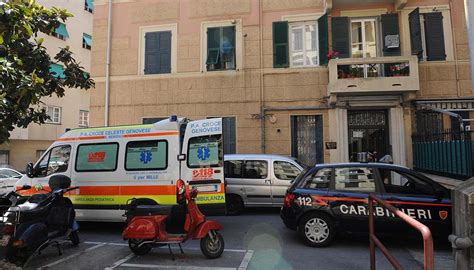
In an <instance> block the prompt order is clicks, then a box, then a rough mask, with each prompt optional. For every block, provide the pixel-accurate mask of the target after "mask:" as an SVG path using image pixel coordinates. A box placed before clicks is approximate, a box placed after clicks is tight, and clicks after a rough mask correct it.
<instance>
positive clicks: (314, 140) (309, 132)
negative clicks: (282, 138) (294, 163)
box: [292, 115, 324, 166]
mask: <svg viewBox="0 0 474 270" xmlns="http://www.w3.org/2000/svg"><path fill="white" fill-rule="evenodd" d="M292 156H294V157H296V158H298V159H299V160H300V161H301V162H303V163H305V164H307V165H310V166H312V165H314V164H316V163H322V162H323V160H324V153H323V120H322V116H321V115H302V116H293V117H292Z"/></svg>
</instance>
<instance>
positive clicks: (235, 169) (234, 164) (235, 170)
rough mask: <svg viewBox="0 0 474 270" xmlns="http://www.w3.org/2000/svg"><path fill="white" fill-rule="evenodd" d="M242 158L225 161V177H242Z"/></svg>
mask: <svg viewBox="0 0 474 270" xmlns="http://www.w3.org/2000/svg"><path fill="white" fill-rule="evenodd" d="M242 163H243V162H242V160H226V161H225V162H224V177H225V178H242Z"/></svg>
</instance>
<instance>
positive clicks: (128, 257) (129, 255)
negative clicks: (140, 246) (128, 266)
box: [104, 253, 135, 270]
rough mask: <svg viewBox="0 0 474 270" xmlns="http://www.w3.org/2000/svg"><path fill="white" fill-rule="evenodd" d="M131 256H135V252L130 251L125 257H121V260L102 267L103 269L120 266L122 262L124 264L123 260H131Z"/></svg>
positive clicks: (110, 269)
mask: <svg viewBox="0 0 474 270" xmlns="http://www.w3.org/2000/svg"><path fill="white" fill-rule="evenodd" d="M133 257H135V254H133V253H130V254H128V256H127V257H125V258H123V259H121V260H118V261H116V262H115V263H114V264H113V265H112V266H109V267H106V268H104V270H112V269H115V268H117V267H119V266H121V265H122V264H124V263H125V262H127V261H128V260H131V259H132V258H133Z"/></svg>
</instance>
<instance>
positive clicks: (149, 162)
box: [125, 140, 168, 171]
mask: <svg viewBox="0 0 474 270" xmlns="http://www.w3.org/2000/svg"><path fill="white" fill-rule="evenodd" d="M166 167H168V142H167V141H163V140H162V141H136V142H129V143H127V153H126V157H125V169H126V170H128V171H145V170H164V169H166Z"/></svg>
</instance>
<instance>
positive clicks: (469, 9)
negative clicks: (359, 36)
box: [464, 0, 474, 91]
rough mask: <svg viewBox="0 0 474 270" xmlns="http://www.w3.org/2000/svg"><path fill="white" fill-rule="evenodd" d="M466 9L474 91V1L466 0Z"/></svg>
mask: <svg viewBox="0 0 474 270" xmlns="http://www.w3.org/2000/svg"><path fill="white" fill-rule="evenodd" d="M464 11H465V13H466V26H467V37H468V40H469V53H470V58H471V83H472V88H473V91H474V26H473V24H474V1H472V0H464Z"/></svg>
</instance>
